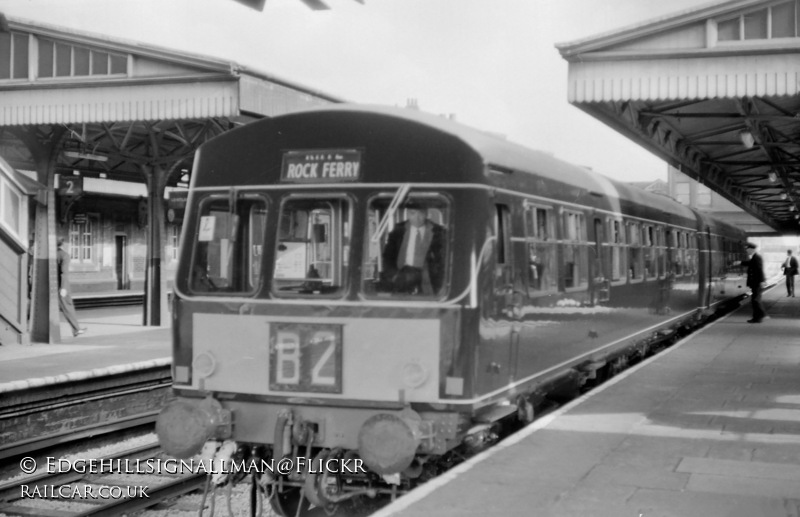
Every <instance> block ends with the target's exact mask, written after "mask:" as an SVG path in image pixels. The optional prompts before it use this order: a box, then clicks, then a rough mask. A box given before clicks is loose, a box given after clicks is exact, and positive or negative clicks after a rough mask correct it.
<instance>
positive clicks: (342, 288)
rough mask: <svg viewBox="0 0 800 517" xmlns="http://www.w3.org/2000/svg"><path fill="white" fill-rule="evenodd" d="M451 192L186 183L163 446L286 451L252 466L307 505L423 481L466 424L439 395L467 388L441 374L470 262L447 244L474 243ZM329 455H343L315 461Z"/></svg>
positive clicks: (454, 365)
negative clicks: (460, 230)
mask: <svg viewBox="0 0 800 517" xmlns="http://www.w3.org/2000/svg"><path fill="white" fill-rule="evenodd" d="M321 169H322V166H320V170H321ZM342 170H344V168H342ZM454 202H455V201H454V197H453V196H451V195H448V194H443V193H441V192H435V191H433V190H425V189H417V190H413V191H411V192H407V191H404V192H400V191H399V190H398V189H397V188H394V187H392V188H382V187H380V186H374V187H370V188H363V189H361V190H358V189H336V188H332V189H329V190H327V191H324V192H323V191H321V190H320V189H315V190H311V189H309V190H303V189H295V190H293V191H288V190H285V189H282V190H269V189H265V190H264V191H260V192H258V191H255V190H254V191H243V192H231V191H227V192H207V193H198V194H196V195H195V196H193V199H192V201H191V205H192V208H193V209H194V211H193V213H192V214H191V215H190V216H189V217H188V218H187V229H185V232H186V233H185V235H184V241H183V247H182V256H181V265H180V268H179V272H178V280H176V289H175V290H176V296H175V298H174V300H175V301H174V306H173V318H174V321H173V329H174V363H173V376H174V389H175V392H176V395H177V399H176V401H175V402H174V403H172V404H171V405H170V406H169V407H167V408H165V409H164V411H163V412H162V413H161V415H160V416H159V419H158V423H157V432H158V436H159V440H160V442H161V444H162V447H163V448H164V450H165V451H166V452H167V453H169V454H172V455H174V456H178V457H190V456H192V455H196V454H201V455H206V456H209V457H211V458H220V457H221V458H222V459H223V460H224V461H234V460H236V459H237V458H238V459H240V460H247V461H249V460H250V459H257V460H258V461H259V462H260V461H262V460H263V461H265V462H266V463H265V465H273V466H275V463H274V462H275V461H280V460H282V459H286V458H288V459H291V460H292V461H293V462H294V466H293V470H291V471H290V472H280V473H279V472H278V471H277V470H274V471H270V469H269V468H266V469H265V468H261V467H259V472H260V474H262V475H263V478H262V479H263V480H264V481H263V482H264V483H265V484H266V485H268V486H270V487H272V488H271V489H273V488H275V487H277V486H278V485H276V484H275V483H278V481H279V482H280V486H281V487H284V486H288V487H294V488H296V489H297V490H299V491H302V493H303V494H305V500H308V501H310V502H311V503H312V504H315V505H316V506H320V505H323V506H327V505H331V504H338V503H341V502H343V501H346V500H350V499H354V498H359V497H370V498H372V497H378V496H380V494H388V493H392V491H393V490H394V493H396V491H397V490H398V489H399V488H400V487H402V486H403V484H404V483H406V484H407V482H408V480H409V479H412V478H418V477H419V476H420V475H421V473H422V470H423V463H424V461H425V457H427V456H431V455H441V454H443V453H445V452H447V451H448V450H449V449H451V448H452V447H453V443H455V440H456V439H457V436H458V434H459V430H460V429H461V427H463V426H464V425H466V424H465V422H464V419H463V418H462V417H461V416H460V415H459V413H457V412H455V411H448V410H443V409H444V408H445V407H446V404H443V403H442V399H443V397H446V396H448V395H451V396H456V397H457V396H461V395H463V394H464V393H465V387H464V376H458V375H453V372H454V371H458V369H459V368H462V367H463V365H461V364H460V362H459V361H461V360H462V359H463V357H462V356H463V355H464V354H463V351H461V350H459V346H458V343H459V336H460V335H461V333H462V330H461V328H462V324H463V318H464V315H463V310H462V309H463V306H464V303H465V300H466V299H467V298H469V296H468V293H467V291H468V289H469V283H470V278H471V272H470V270H469V268H468V267H464V264H459V263H457V262H456V261H454V260H453V258H452V257H453V251H454V249H455V248H457V247H458V246H462V245H463V246H466V245H467V244H466V243H467V242H468V240H469V238H468V236H466V235H465V236H464V238H463V239H462V240H461V242H457V239H455V238H454V228H455V221H454V217H453V204H454ZM464 263H465V264H467V265H469V263H470V261H469V260H466V261H464ZM329 460H335V461H333V462H332V463H326V462H328V461H329ZM356 460H357V461H356ZM348 461H349V462H350V463H348ZM315 462H316V463H315ZM320 462H321V463H320ZM337 462H338V463H337ZM312 464H313V465H314V466H315V467H313V468H312V467H309V465H312ZM334 464H336V465H339V466H341V465H344V464H347V465H348V466H349V467H348V468H353V469H355V470H353V471H347V472H336V473H334V472H332V471H327V470H325V469H324V468H323V471H324V472H322V473H319V474H317V473H315V472H314V469H315V468H316V466H319V465H334ZM259 465H261V463H259ZM302 465H305V466H302ZM356 465H358V466H359V468H356ZM337 468H338V467H337ZM359 469H360V470H359ZM326 476H327V477H326ZM331 479H334V481H331ZM266 485H265V486H266ZM275 489H276V488H275ZM281 490H283V489H281ZM283 493H284V492H279V494H283ZM301 499H302V498H301ZM277 500H278V501H280V497H278V499H277ZM292 504H294V503H292ZM297 504H300V503H297ZM284 510H285V509H284Z"/></svg>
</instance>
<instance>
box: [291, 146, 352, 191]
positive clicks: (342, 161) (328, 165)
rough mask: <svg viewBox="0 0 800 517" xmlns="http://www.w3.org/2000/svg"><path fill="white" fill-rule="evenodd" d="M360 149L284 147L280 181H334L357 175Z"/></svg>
mask: <svg viewBox="0 0 800 517" xmlns="http://www.w3.org/2000/svg"><path fill="white" fill-rule="evenodd" d="M360 175H361V151H358V150H356V149H316V150H305V151H286V152H285V153H284V154H283V166H282V168H281V181H283V182H288V183H337V182H344V181H358V180H359V179H361V176H360Z"/></svg>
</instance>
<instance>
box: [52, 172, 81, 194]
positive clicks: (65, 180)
mask: <svg viewBox="0 0 800 517" xmlns="http://www.w3.org/2000/svg"><path fill="white" fill-rule="evenodd" d="M58 193H59V195H61V196H73V197H74V196H78V195H80V194H83V177H82V176H61V177H60V178H59V180H58Z"/></svg>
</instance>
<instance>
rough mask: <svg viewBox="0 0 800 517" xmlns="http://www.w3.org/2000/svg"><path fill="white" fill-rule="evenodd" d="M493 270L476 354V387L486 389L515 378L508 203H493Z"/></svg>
mask: <svg viewBox="0 0 800 517" xmlns="http://www.w3.org/2000/svg"><path fill="white" fill-rule="evenodd" d="M494 237H495V246H494V251H495V253H494V259H495V260H494V263H495V264H494V272H493V282H492V287H491V291H490V293H487V294H488V296H490V297H491V300H486V301H487V302H489V303H486V304H484V306H485V308H486V309H488V310H487V313H485V316H486V317H485V318H483V323H482V325H483V326H485V327H486V329H485V330H486V332H481V334H482V335H483V337H482V338H481V345H480V352H479V358H478V382H477V384H478V390H479V392H483V393H485V392H487V391H490V390H492V389H497V388H499V387H502V386H505V385H507V384H508V383H509V381H510V380H511V379H513V378H514V375H515V372H514V368H513V365H514V361H513V357H512V356H513V354H512V352H513V350H514V346H512V345H513V344H514V343H515V342H517V343H518V342H519V332H518V331H519V325H518V324H517V323H518V321H519V313H520V310H519V306H518V305H515V303H521V299H519V300H517V298H519V295H518V294H517V293H515V291H516V289H515V288H514V285H515V284H514V281H515V275H514V257H513V252H512V247H511V212H510V209H509V206H508V205H505V204H498V205H495V221H494Z"/></svg>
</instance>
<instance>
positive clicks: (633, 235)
mask: <svg viewBox="0 0 800 517" xmlns="http://www.w3.org/2000/svg"><path fill="white" fill-rule="evenodd" d="M627 228H628V236H627V237H628V239H627V240H628V271H629V273H630V278H631V279H632V280H641V279H642V268H643V265H642V248H641V238H640V237H641V235H640V234H639V232H640V230H639V224H638V223H628V224H627Z"/></svg>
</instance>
